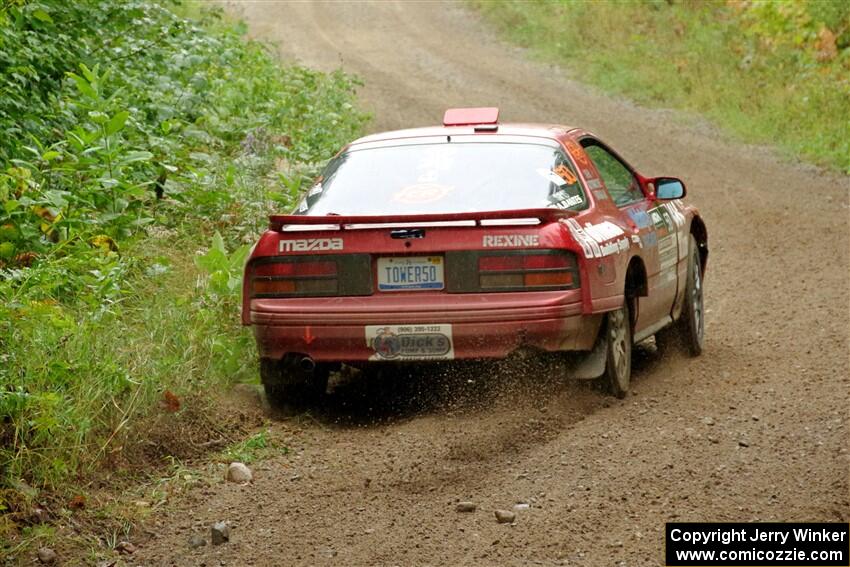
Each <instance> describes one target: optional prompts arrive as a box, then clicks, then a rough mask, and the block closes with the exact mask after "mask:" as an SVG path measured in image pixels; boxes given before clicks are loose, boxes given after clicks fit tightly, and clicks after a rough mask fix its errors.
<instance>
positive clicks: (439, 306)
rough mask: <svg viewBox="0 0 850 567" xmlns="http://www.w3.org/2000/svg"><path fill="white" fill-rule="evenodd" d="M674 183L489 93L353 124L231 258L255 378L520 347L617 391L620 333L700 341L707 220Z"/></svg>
mask: <svg viewBox="0 0 850 567" xmlns="http://www.w3.org/2000/svg"><path fill="white" fill-rule="evenodd" d="M684 196H685V185H684V183H683V182H682V181H680V180H679V179H676V178H673V177H655V178H648V177H644V176H642V175H641V174H639V173H638V172H637V171H636V170H635V169H634V168H633V167H631V166H630V165H629V164H628V163H627V162H626V161H625V160H624V159H623V158H621V157H620V156H619V155H618V154H617V153H616V152H615V151H613V150H612V149H611V148H610V147H609V146H607V145H606V144H604V143H603V142H602V141H601V140H599V139H598V138H597V137H596V136H594V135H593V134H591V133H590V132H587V131H585V130H581V129H578V128H569V127H565V126H557V125H524V124H500V123H499V122H498V110H497V109H495V108H478V109H451V110H449V111H447V112H446V114H445V117H444V120H443V126H442V127H432V128H419V129H412V130H404V131H396V132H388V133H382V134H376V135H371V136H367V137H364V138H361V139H359V140H356V141H354V142H352V143H351V144H349V145H348V146H347V147H345V148H344V149H343V150H342V151H341V152H340V153H339V154H338V155H337V156H336V157H335V158H333V159H332V160H331V161H330V163H329V164H328V165H327V167H326V168H325V170H324V172H323V174H322V175H321V176H320V177H319V180H318V181H317V182H316V184H315V185H314V186H313V187H312V188H311V189H310V190H309V191H307V193H306V195H305V196H304V198H303V200H302V201H301V203H300V204H299V205H298V207H297V208H296V210H295V212H294V213H293V214H290V215H273V216H272V217H270V226H269V229H268V231H266V232H265V233H264V234H263V235H262V237H261V238H260V240H259V242H258V243H257V245H256V246H255V248H254V250H253V253H252V254H251V257H250V258H249V260H248V262H247V265H246V268H245V279H244V290H243V311H242V321H243V323H244V324H245V325H251V326H253V328H254V334H255V336H256V339H257V344H258V348H259V353H260V359H261V374H262V378H263V383H264V385H265V388H266V392H267V394H268V395H269V398H270V400H272V401H275V402H279V401H286V400H288V401H292V402H297V401H303V400H304V399H308V398H310V397H311V396H315V395H320V394H321V393H322V392H324V389H325V388H326V384H327V377H328V372H329V371H330V370H331V369H333V368H335V367H339V365H341V364H350V365H364V364H367V363H377V364H385V363H391V362H399V361H418V362H428V361H441V360H452V359H486V358H502V357H507V356H509V355H510V354H511V353H512V352H514V351H516V350H518V349H535V350H537V351H541V352H544V351H548V352H571V353H574V357H575V359H576V360H577V363H576V364H575V365H573V367H572V371H571V374H572V376H573V377H576V378H593V379H598V380H600V381H601V382H603V383H604V384H605V386H606V387H607V388H608V389H609V391H610V392H611V393H613V394H614V395H617V396H621V397H622V396H624V395H625V394H626V392H627V391H628V388H629V380H630V375H631V349H632V345H633V344H635V343H636V342H639V341H642V340H644V339H647V338H649V337H651V336H653V335H654V336H655V338H656V342H657V344H658V347H659V349H661V350H663V349H666V348H668V347H669V346H670V345H673V344H677V345H678V346H680V347H682V348H684V350H685V351H686V352H688V353H689V354H691V355H697V354H699V353H700V352H701V350H702V344H703V334H704V321H703V295H702V281H703V276H704V273H705V266H706V260H707V256H708V247H707V232H706V228H705V225H704V223H703V221H702V219H701V218H700V217H699V214H698V212H697V211H696V209H695V208H694V207H692V206H689V205H686V204H685V203H684V202H683V201H682V200H681V199H682V198H683V197H684Z"/></svg>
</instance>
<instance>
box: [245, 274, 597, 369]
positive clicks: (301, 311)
mask: <svg viewBox="0 0 850 567" xmlns="http://www.w3.org/2000/svg"><path fill="white" fill-rule="evenodd" d="M250 318H251V324H252V325H253V326H254V335H255V337H256V339H257V345H258V348H259V351H260V356H262V357H264V358H281V357H283V356H284V355H285V354H286V353H300V354H305V355H308V356H310V357H312V358H313V359H315V360H316V361H320V362H362V361H367V360H378V361H389V360H445V359H471V358H503V357H506V356H508V355H509V354H510V353H511V352H512V351H514V350H516V349H518V348H522V347H532V348H538V349H541V350H546V351H559V350H589V349H591V348H592V346H593V342H594V340H595V338H596V334H597V332H598V329H599V324H600V321H601V316H599V315H594V316H587V315H582V308H581V295H580V291H579V290H569V291H558V292H527V293H520V294H517V293H505V294H487V295H485V294H443V293H409V294H386V295H374V296H369V297H339V298H328V299H255V300H252V302H251V311H250ZM423 327H425V328H426V329H423ZM376 333H378V334H382V333H385V335H384V336H389V337H393V340H396V341H397V340H399V337H402V338H403V339H404V340H405V341H407V342H411V344H412V342H416V341H419V342H425V343H428V341H430V340H433V339H434V337H438V338H437V340H438V341H443V342H445V340H444V338H442V337H445V339H448V341H449V343H450V348H448V349H443V350H441V349H439V348H438V349H437V351H434V350H433V349H432V350H430V351H428V350H427V349H426V351H427V352H428V353H430V354H423V352H422V351H421V350H419V351H415V352H411V351H409V350H408V351H405V349H404V348H402V349H401V350H400V351H398V352H393V349H392V348H390V349H388V350H387V349H383V350H382V349H380V348H377V347H376V343H375V341H374V337H375V334H376ZM405 333H413V334H412V335H411V334H405ZM386 344H390V345H395V344H396V343H393V342H390V343H385V345H386ZM376 349H377V350H376ZM414 350H415V349H414ZM444 350H445V352H444ZM378 351H381V352H380V354H379V352H378ZM435 352H436V354H434V353H435Z"/></svg>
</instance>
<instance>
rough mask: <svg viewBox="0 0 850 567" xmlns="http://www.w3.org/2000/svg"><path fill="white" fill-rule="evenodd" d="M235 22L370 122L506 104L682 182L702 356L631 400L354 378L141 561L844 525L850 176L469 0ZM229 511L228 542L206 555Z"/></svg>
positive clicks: (618, 540) (273, 561) (601, 548)
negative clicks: (482, 11) (611, 84)
mask: <svg viewBox="0 0 850 567" xmlns="http://www.w3.org/2000/svg"><path fill="white" fill-rule="evenodd" d="M228 9H229V10H230V11H232V12H233V13H235V14H240V15H242V17H244V18H245V20H246V21H247V23H248V25H249V29H250V30H251V34H252V35H253V36H256V37H261V38H263V39H265V40H268V41H270V42H272V43H273V44H274V45H275V46H276V47H277V48H278V49H279V51H280V54H281V57H282V58H283V59H284V60H293V59H294V60H298V61H300V62H302V63H304V64H306V65H309V66H312V67H316V68H319V69H323V70H331V69H334V68H336V67H339V66H342V68H343V69H345V70H346V71H349V72H353V73H356V74H358V75H359V76H360V77H361V78H362V79H363V80H364V82H365V86H364V87H363V88H362V90H361V93H360V94H361V99H362V101H363V104H364V106H365V107H366V108H367V109H368V110H369V111H371V112H372V113H373V114H374V120H373V121H372V123H371V124H370V126H369V127H370V129H372V130H385V129H392V128H402V127H408V126H419V125H427V124H433V123H438V122H439V120H440V118H441V116H442V112H443V110H444V109H445V108H447V107H451V106H479V105H481V106H483V105H493V106H499V107H501V109H502V119H503V120H505V121H509V120H510V121H535V122H556V123H565V124H575V125H580V126H583V127H586V128H589V129H591V130H593V131H595V132H596V133H597V134H599V135H600V136H601V137H602V138H603V139H604V140H607V141H609V142H610V143H611V144H612V145H614V146H615V147H616V148H618V149H619V150H620V151H622V153H623V154H624V155H625V156H626V158H627V159H629V160H630V161H631V162H632V163H634V164H635V166H636V167H637V168H638V169H639V170H640V171H643V172H645V173H647V174H650V175H663V174H672V175H678V176H681V177H683V178H684V179H685V180H686V182H687V184H688V187H689V192H690V197H689V199H690V200H691V202H693V203H695V204H696V205H697V206H699V207H700V210H701V212H702V214H703V215H704V218H705V220H706V222H707V224H708V229H709V244H710V258H709V264H708V274H707V280H706V305H707V308H708V312H707V328H706V332H707V342H706V348H705V353H704V354H703V356H701V357H700V358H697V359H686V358H683V357H677V356H672V357H670V358H669V359H659V358H658V357H657V355H655V353H654V351H653V350H652V349H651V348H648V349H644V350H643V351H639V352H638V354H637V357H638V359H637V361H636V364H637V368H636V370H635V373H634V376H633V381H634V385H633V391H634V395H632V396H629V397H628V398H626V399H625V400H623V401H618V400H614V399H610V398H606V397H604V396H602V395H600V394H598V393H596V392H594V391H593V390H592V389H590V388H588V387H586V386H584V385H582V384H575V383H570V382H567V381H564V380H560V379H558V377H557V376H552V375H549V374H547V373H546V372H545V371H541V370H540V369H537V368H534V365H533V364H531V363H530V364H529V365H528V368H527V369H526V370H523V368H519V369H517V368H515V367H510V368H508V367H506V366H504V365H496V366H495V367H494V368H488V369H487V370H486V371H484V370H482V371H479V372H475V371H474V370H473V371H472V372H471V374H470V375H469V377H463V378H462V379H457V377H455V376H450V377H439V376H438V377H434V376H432V377H427V376H426V377H425V378H422V377H417V376H406V377H401V376H396V377H389V378H386V377H384V378H381V379H378V380H377V381H374V380H373V381H370V382H368V383H366V384H350V385H348V386H346V387H345V388H342V389H341V391H338V392H337V393H336V394H335V395H334V396H333V398H334V401H333V402H332V403H331V406H330V408H329V409H326V410H323V411H322V412H319V415H318V416H316V417H314V418H312V419H307V418H301V419H295V420H282V419H281V420H277V421H275V422H274V424H273V425H272V427H273V428H277V429H279V432H280V433H281V434H282V435H284V436H285V437H286V438H287V439H288V441H287V443H288V445H289V447H290V449H291V452H290V453H289V454H287V455H282V456H279V457H275V458H272V459H269V460H266V461H265V462H262V463H259V464H257V465H256V466H255V467H254V469H255V470H254V479H253V482H252V483H251V484H250V485H245V486H243V485H238V484H234V483H225V482H221V483H220V484H215V485H213V486H212V487H211V488H210V489H207V490H205V491H201V490H198V491H195V493H192V494H191V495H189V496H188V497H187V498H185V499H184V500H182V501H181V502H178V503H177V504H176V505H175V506H174V509H173V510H170V511H169V512H167V513H166V514H165V515H164V516H162V517H160V518H159V520H158V522H157V523H158V525H157V526H156V527H155V528H154V529H153V531H155V532H156V533H157V534H158V535H157V536H156V537H155V538H154V539H152V540H150V541H148V542H145V543H144V544H143V545H141V546H140V547H139V550H138V551H137V552H136V554H135V555H134V558H133V561H134V563H139V564H142V565H171V564H175V565H199V564H202V563H205V564H206V565H219V564H227V565H284V564H285V565H324V564H338V565H352V566H360V565H495V564H498V565H529V564H540V565H586V566H596V565H617V564H622V565H629V566H634V565H659V564H663V546H664V541H663V532H664V523H665V522H667V521H792V520H799V521H803V520H812V521H814V520H823V521H848V520H850V503H848V453H847V439H848V431H847V409H848V404H847V401H848V376H850V368H848V350H847V347H848V309H847V307H848V299H850V294H849V293H848V290H850V284H848V274H850V261H848V248H849V247H848V244H850V242H848V234H849V233H850V231H848V185H849V184H848V178H847V177H843V176H839V175H837V174H829V173H824V172H822V171H820V170H818V169H816V168H814V167H809V166H805V165H799V164H793V163H790V162H788V161H783V160H780V159H778V158H776V157H774V155H773V154H772V153H771V152H770V151H768V150H764V149H759V148H753V147H750V146H745V145H741V144H738V143H735V142H730V141H729V140H728V139H727V138H726V137H725V136H724V135H722V134H717V133H716V132H715V131H714V130H713V129H712V128H710V127H707V126H705V125H704V124H702V123H701V122H699V121H697V120H695V119H693V118H688V117H685V116H683V115H681V114H679V113H676V112H670V111H663V110H647V109H645V108H640V107H636V106H634V105H633V104H630V103H628V102H625V101H622V100H617V99H613V98H610V97H608V96H605V95H602V94H601V93H599V92H597V91H595V90H594V89H592V88H588V87H586V86H583V85H582V84H581V83H580V82H579V81H580V79H581V77H580V76H570V75H569V74H568V73H567V72H565V71H562V70H559V69H556V68H554V67H551V66H548V65H544V64H541V63H538V62H534V61H532V60H530V59H529V58H528V56H527V54H525V53H524V52H523V51H522V50H519V49H517V48H513V47H511V46H508V45H506V44H504V43H502V42H500V41H499V40H497V39H496V38H495V36H494V35H493V33H492V31H491V30H490V29H488V28H487V26H486V25H484V24H483V23H482V22H481V21H480V19H479V18H478V17H477V16H476V15H475V14H474V13H471V12H469V11H467V10H466V9H464V8H463V6H462V5H461V4H437V3H411V2H376V3H356V4H345V3H330V2H329V3H283V2H281V3H277V2H248V1H245V2H230V3H229V4H228ZM463 501H469V502H473V503H475V506H476V510H475V511H474V512H471V513H458V512H457V510H456V508H457V504H458V502H463ZM517 504H520V506H517ZM499 509H503V510H511V511H514V512H515V514H516V518H515V521H514V522H513V523H499V522H498V521H496V519H495V518H494V511H495V510H499ZM218 521H226V522H227V523H228V525H229V526H230V528H231V535H230V541H229V542H228V543H226V544H223V545H219V546H198V547H196V548H192V547H190V546H189V543H188V541H189V539H190V537H191V535H192V533H193V531H198V532H199V533H202V535H206V531H205V530H208V529H209V528H208V526H210V525H212V524H213V523H215V522H218ZM220 562H221V563H220Z"/></svg>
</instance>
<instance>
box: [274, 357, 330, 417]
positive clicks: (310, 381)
mask: <svg viewBox="0 0 850 567" xmlns="http://www.w3.org/2000/svg"><path fill="white" fill-rule="evenodd" d="M292 366H293V365H291V364H287V363H286V361H280V360H273V359H268V358H262V359H260V378H261V379H262V382H263V388H264V389H265V391H266V399H267V400H268V402H269V405H270V406H272V407H273V408H276V409H287V410H302V409H306V408H308V407H310V406H312V405H315V404H318V403H319V402H321V400H322V397H323V396H324V394H325V391H326V389H327V387H328V376H329V374H330V370H329V368H328V367H327V366H325V365H321V364H319V365H316V368H315V369H314V370H313V371H312V372H304V371H303V370H300V369H296V368H293V367H292Z"/></svg>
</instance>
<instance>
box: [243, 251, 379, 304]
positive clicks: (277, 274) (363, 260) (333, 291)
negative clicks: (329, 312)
mask: <svg viewBox="0 0 850 567" xmlns="http://www.w3.org/2000/svg"><path fill="white" fill-rule="evenodd" d="M369 274H370V271H369V256H368V255H366V254H362V255H361V254H353V255H349V254H346V255H339V256H293V257H275V258H259V259H257V260H255V261H254V262H252V264H251V265H249V270H248V276H249V278H250V282H246V285H250V291H251V297H253V298H276V297H320V296H334V295H369V294H371V293H372V285H371V280H370V278H369ZM343 275H344V276H345V277H341V276H343Z"/></svg>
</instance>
